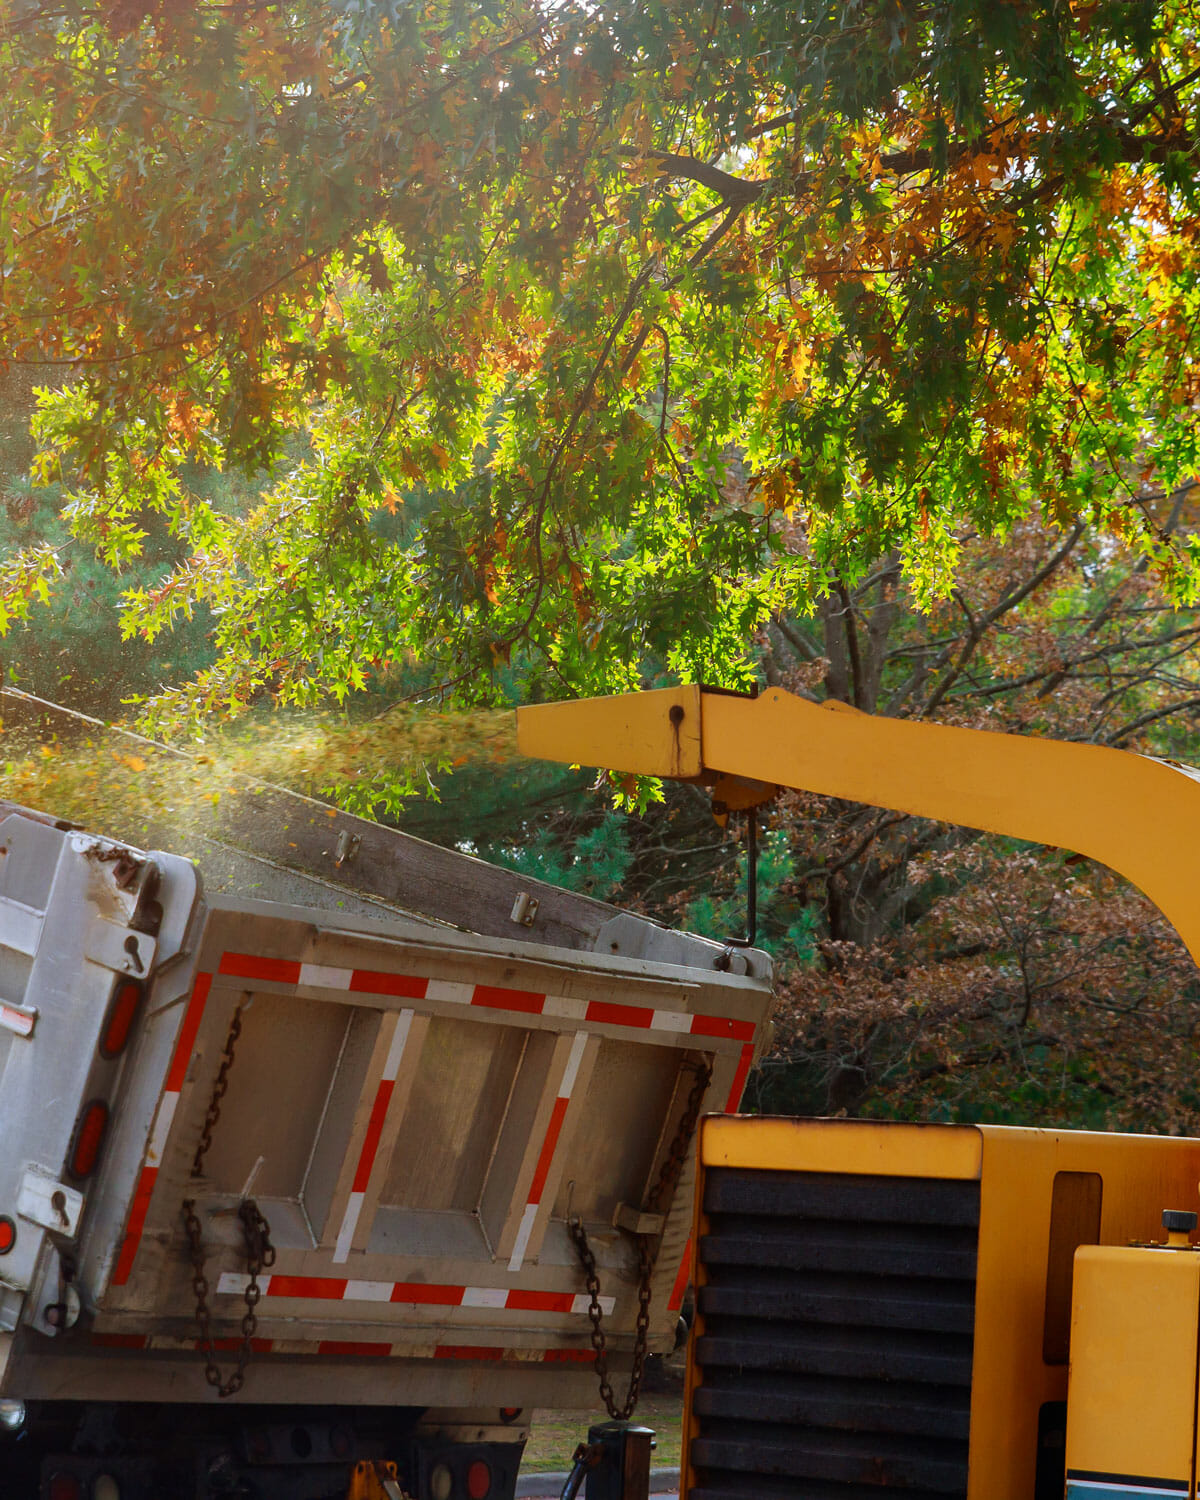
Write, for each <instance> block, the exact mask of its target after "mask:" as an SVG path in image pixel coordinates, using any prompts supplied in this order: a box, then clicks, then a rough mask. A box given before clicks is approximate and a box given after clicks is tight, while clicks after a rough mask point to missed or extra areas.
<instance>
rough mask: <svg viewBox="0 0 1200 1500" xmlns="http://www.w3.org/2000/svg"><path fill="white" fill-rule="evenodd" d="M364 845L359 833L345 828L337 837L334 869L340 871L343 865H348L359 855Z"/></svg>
mask: <svg viewBox="0 0 1200 1500" xmlns="http://www.w3.org/2000/svg"><path fill="white" fill-rule="evenodd" d="M361 843H362V839H361V838H359V836H358V834H357V833H351V832H350V830H349V829H348V828H343V829H342V831H341V832H340V833H339V834H338V836H337V845H336V847H335V849H334V851H333V864H334V868H335V869H337V870H340V869H341V868H342V866H343V865H348V864H349V863H350V861H351V860H352V859H353V858H354V856H355V855H356V854H357V853H358V847H359V845H360V844H361Z"/></svg>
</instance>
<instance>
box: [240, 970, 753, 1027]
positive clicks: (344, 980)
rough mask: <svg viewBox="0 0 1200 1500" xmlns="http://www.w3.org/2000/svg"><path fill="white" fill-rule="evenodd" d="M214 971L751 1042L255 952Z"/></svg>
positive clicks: (725, 1019) (588, 1005)
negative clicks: (266, 955) (263, 955)
mask: <svg viewBox="0 0 1200 1500" xmlns="http://www.w3.org/2000/svg"><path fill="white" fill-rule="evenodd" d="M218 972H219V973H221V974H223V975H227V976H228V977H230V978H231V979H261V980H265V981H267V982H268V983H273V984H292V985H308V986H311V987H313V988H315V989H323V990H346V991H348V992H349V993H351V994H360V995H399V996H401V997H403V998H406V999H411V1000H434V1001H440V1002H442V1003H443V1004H449V1005H473V1006H481V1007H482V1008H484V1009H486V1010H506V1011H513V1012H517V1013H520V1014H523V1015H531V1016H557V1017H561V1018H563V1019H566V1020H569V1021H588V1022H591V1023H593V1024H594V1025H600V1026H628V1027H631V1028H633V1029H634V1030H637V1031H657V1032H667V1033H672V1034H674V1035H676V1036H709V1037H716V1038H720V1039H723V1040H726V1041H742V1042H745V1041H753V1039H754V1022H753V1021H741V1020H738V1019H736V1018H735V1017H733V1016H696V1015H691V1014H690V1013H688V1012H686V1011H678V1010H655V1009H654V1008H653V1007H651V1006H649V1005H625V1004H623V1003H620V1002H618V1001H613V1000H576V999H574V998H573V997H572V996H569V995H545V994H540V993H538V992H537V991H534V990H518V989H511V988H509V987H507V986H505V985H498V984H465V983H460V982H459V981H457V980H449V979H426V978H423V977H422V976H420V975H419V974H385V973H377V972H375V971H374V970H371V969H342V968H335V967H333V966H332V965H327V964H305V963H299V962H297V961H296V960H294V959H288V958H263V957H261V956H259V955H257V954H253V953H225V954H223V955H222V957H221V962H220V966H219V969H218Z"/></svg>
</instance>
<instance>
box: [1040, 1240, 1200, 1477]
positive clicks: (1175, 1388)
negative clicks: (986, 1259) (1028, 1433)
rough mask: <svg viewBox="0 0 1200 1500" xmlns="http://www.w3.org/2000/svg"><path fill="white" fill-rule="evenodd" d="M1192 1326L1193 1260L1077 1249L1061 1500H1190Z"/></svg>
mask: <svg viewBox="0 0 1200 1500" xmlns="http://www.w3.org/2000/svg"><path fill="white" fill-rule="evenodd" d="M1198 1324H1200V1254H1197V1253H1196V1251H1195V1250H1192V1249H1184V1250H1176V1249H1170V1250H1168V1249H1148V1248H1145V1247H1123V1248H1119V1249H1118V1248H1115V1247H1110V1246H1108V1245H1104V1246H1089V1247H1085V1248H1082V1249H1080V1251H1079V1253H1078V1255H1077V1256H1076V1260H1075V1305H1074V1312H1073V1318H1072V1329H1071V1386H1070V1394H1069V1397H1068V1405H1067V1500H1129V1497H1130V1495H1131V1494H1134V1495H1138V1496H1140V1497H1142V1500H1166V1497H1170V1500H1182V1497H1185V1496H1186V1497H1194V1496H1195V1494H1196V1428H1197V1420H1196V1418H1197V1412H1196V1391H1197V1384H1196V1370H1197V1355H1198V1353H1200V1350H1198V1348H1197V1326H1198Z"/></svg>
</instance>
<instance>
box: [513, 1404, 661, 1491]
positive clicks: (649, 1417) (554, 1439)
mask: <svg viewBox="0 0 1200 1500" xmlns="http://www.w3.org/2000/svg"><path fill="white" fill-rule="evenodd" d="M607 1420H608V1419H607V1417H606V1415H605V1413H604V1412H603V1411H598V1412H587V1411H550V1410H539V1411H535V1412H534V1414H533V1421H532V1423H531V1424H530V1428H529V1442H528V1444H527V1445H526V1447H525V1457H524V1459H523V1460H522V1462H521V1473H522V1474H545V1473H547V1472H552V1471H554V1470H561V1469H569V1468H570V1467H571V1455H572V1454H573V1453H574V1452H575V1449H576V1446H577V1445H578V1444H579V1443H582V1442H585V1441H586V1440H587V1433H588V1428H589V1427H591V1426H592V1425H593V1423H596V1422H604V1421H607ZM633 1420H634V1421H635V1422H640V1423H641V1424H642V1425H643V1426H644V1427H653V1428H654V1431H655V1433H656V1434H657V1435H658V1446H657V1447H656V1448H655V1450H654V1467H655V1468H656V1469H670V1468H677V1467H678V1465H679V1448H680V1436H681V1434H680V1428H681V1424H682V1421H683V1398H682V1396H678V1395H671V1396H647V1397H646V1398H645V1399H644V1400H642V1401H639V1402H638V1408H637V1411H636V1412H634V1414H633Z"/></svg>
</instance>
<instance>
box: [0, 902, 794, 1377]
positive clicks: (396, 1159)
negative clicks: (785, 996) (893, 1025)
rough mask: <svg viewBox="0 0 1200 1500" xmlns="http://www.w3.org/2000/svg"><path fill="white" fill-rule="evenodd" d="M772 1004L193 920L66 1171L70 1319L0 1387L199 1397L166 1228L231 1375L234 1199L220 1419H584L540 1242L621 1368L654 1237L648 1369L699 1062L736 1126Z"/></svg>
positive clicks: (41, 1331)
mask: <svg viewBox="0 0 1200 1500" xmlns="http://www.w3.org/2000/svg"><path fill="white" fill-rule="evenodd" d="M0 941H2V938H0ZM769 999H770V995H769V989H768V987H767V985H766V984H765V983H764V982H763V981H762V980H756V979H751V978H747V977H739V976H736V975H732V974H728V973H721V972H718V971H716V970H711V971H706V970H703V969H698V968H694V967H682V966H675V965H670V964H663V963H653V962H647V961H642V960H636V959H631V958H624V957H613V956H611V955H603V954H581V953H578V952H574V951H568V950H558V949H554V948H546V947H542V946H538V945H535V944H529V943H523V942H511V941H503V940H500V939H496V938H479V937H476V936H473V935H471V934H467V933H462V932H459V931H456V930H452V929H446V930H445V931H444V932H443V931H439V930H437V929H435V928H431V926H430V924H429V923H423V922H418V921H413V922H411V923H408V922H405V921H403V920H401V919H397V920H396V921H394V922H387V923H376V922H368V921H366V920H364V919H357V920H354V921H352V920H350V919H342V918H340V917H339V916H338V915H337V914H336V913H332V912H327V911H320V912H319V911H315V910H309V909H302V908H289V907H279V906H273V905H269V904H267V903H255V902H247V901H240V900H226V899H220V900H214V901H212V902H210V903H208V904H205V903H203V902H202V901H198V902H197V907H196V912H195V914H194V916H193V928H192V931H191V933H190V934H189V937H188V941H187V944H186V948H185V950H184V951H183V952H182V953H181V954H180V955H179V956H178V957H177V959H176V960H175V962H174V963H173V964H172V965H169V966H168V967H167V969H166V970H165V971H164V973H163V974H162V976H161V979H160V977H159V976H157V975H156V977H155V980H154V982H153V983H152V984H151V985H150V987H149V992H148V994H147V996H146V1001H145V1006H144V1011H143V1014H142V1018H141V1021H140V1024H139V1026H138V1029H137V1032H136V1035H135V1037H134V1039H133V1041H132V1043H131V1048H130V1056H129V1059H128V1062H127V1065H126V1066H125V1067H124V1069H123V1072H122V1074H121V1078H120V1084H119V1089H118V1092H117V1096H116V1097H115V1098H114V1099H113V1101H112V1105H113V1108H112V1117H111V1122H110V1125H109V1129H108V1132H107V1136H106V1138H105V1140H104V1144H103V1148H102V1156H101V1159H100V1164H99V1166H98V1168H97V1170H96V1173H95V1176H94V1178H93V1179H92V1180H91V1181H90V1182H89V1183H87V1184H76V1186H78V1187H79V1188H80V1190H81V1191H83V1192H84V1193H85V1198H86V1207H85V1208H84V1209H83V1210H82V1211H81V1214H80V1227H79V1229H78V1235H77V1237H76V1243H75V1244H72V1245H70V1246H69V1247H64V1245H63V1243H62V1242H61V1237H60V1239H59V1242H58V1249H59V1251H60V1252H61V1251H63V1250H64V1248H70V1250H71V1260H72V1261H73V1265H72V1270H73V1273H74V1284H75V1286H76V1288H77V1292H78V1295H79V1296H80V1297H81V1299H82V1302H83V1308H84V1312H83V1316H82V1317H81V1318H80V1319H79V1322H78V1323H77V1324H76V1326H75V1327H74V1328H72V1329H71V1330H70V1331H67V1330H65V1329H64V1330H61V1331H59V1332H58V1333H57V1334H55V1333H53V1332H52V1331H51V1330H50V1329H48V1328H46V1327H44V1326H42V1327H39V1326H38V1325H37V1317H38V1310H37V1309H36V1308H32V1307H31V1308H30V1309H28V1310H27V1315H26V1318H25V1320H24V1323H23V1324H22V1327H21V1329H20V1330H18V1331H17V1332H18V1333H19V1336H18V1337H17V1338H16V1340H15V1343H12V1344H11V1346H10V1347H9V1350H8V1355H9V1357H8V1363H7V1368H5V1369H4V1370H3V1374H2V1375H0V1391H19V1393H20V1394H21V1395H22V1396H25V1397H28V1396H38V1395H51V1394H55V1395H69V1396H71V1397H73V1398H79V1397H82V1398H87V1397H98V1396H110V1395H111V1394H112V1389H111V1386H112V1373H111V1372H112V1369H113V1362H114V1361H115V1360H119V1361H120V1365H121V1370H122V1375H121V1394H122V1396H123V1397H124V1398H126V1399H152V1400H195V1399H197V1397H198V1395H200V1394H202V1392H203V1389H204V1368H203V1366H204V1359H203V1356H202V1355H201V1354H200V1353H198V1352H197V1345H198V1336H197V1324H196V1302H197V1297H196V1284H195V1267H194V1265H193V1258H192V1255H191V1253H190V1250H189V1245H188V1240H187V1236H186V1233H185V1221H184V1208H183V1205H184V1203H185V1201H192V1202H194V1204H195V1214H196V1217H197V1219H198V1221H199V1224H200V1244H201V1248H202V1253H203V1259H204V1266H203V1277H204V1281H205V1282H206V1283H207V1293H206V1301H207V1306H208V1309H209V1311H210V1313H211V1316H212V1328H213V1332H214V1334H215V1335H216V1337H217V1345H218V1347H217V1353H218V1355H219V1357H220V1358H222V1359H223V1360H225V1361H228V1358H229V1351H230V1350H231V1349H236V1348H237V1347H238V1346H239V1345H240V1343H241V1336H242V1326H243V1325H242V1319H243V1316H244V1315H245V1313H246V1311H247V1308H246V1303H245V1292H246V1288H247V1284H248V1277H247V1266H246V1249H245V1246H244V1243H243V1238H242V1231H241V1224H240V1220H239V1217H238V1207H239V1205H240V1203H241V1202H242V1201H243V1199H245V1198H246V1197H252V1198H253V1199H254V1200H255V1201H256V1202H257V1204H258V1206H259V1209H260V1210H261V1212H262V1213H263V1215H264V1216H265V1218H266V1220H267V1221H268V1223H269V1226H270V1241H271V1244H272V1246H273V1248H274V1251H275V1259H274V1263H273V1264H271V1265H270V1266H269V1267H268V1268H266V1269H264V1271H263V1272H262V1274H261V1275H260V1276H259V1277H258V1278H257V1285H258V1288H259V1291H260V1293H261V1300H260V1301H259V1302H258V1304H257V1308H256V1318H257V1326H256V1327H255V1329H254V1337H253V1345H252V1355H253V1363H252V1366H251V1372H250V1374H249V1375H248V1377H247V1381H246V1387H245V1391H244V1397H245V1398H246V1399H250V1400H254V1401H289V1400H297V1399H321V1400H328V1401H345V1402H355V1401H363V1400H366V1399H371V1400H374V1401H379V1400H390V1401H397V1402H404V1401H409V1402H413V1403H420V1404H428V1403H430V1402H438V1401H447V1402H450V1401H454V1402H457V1403H459V1404H461V1403H462V1402H463V1401H464V1400H465V1399H468V1398H469V1400H470V1403H471V1404H483V1405H486V1404H490V1403H492V1402H493V1401H494V1402H495V1403H496V1404H500V1405H505V1406H509V1405H512V1404H513V1403H514V1401H515V1402H520V1403H523V1404H535V1403H536V1404H544V1403H549V1402H555V1403H559V1404H564V1403H570V1402H574V1401H578V1402H581V1403H587V1402H590V1401H592V1400H593V1399H594V1374H593V1372H592V1371H591V1370H590V1368H589V1365H590V1363H591V1361H592V1359H593V1351H592V1346H591V1342H590V1333H591V1324H590V1321H589V1317H588V1306H589V1297H588V1295H587V1293H586V1290H585V1283H584V1276H583V1273H582V1271H581V1268H580V1264H579V1260H578V1257H577V1254H576V1251H575V1249H574V1247H573V1245H572V1243H571V1240H570V1237H569V1235H568V1232H567V1221H568V1219H570V1218H577V1219H579V1220H580V1221H582V1223H583V1224H584V1226H585V1227H586V1229H587V1232H588V1235H589V1239H590V1243H591V1246H592V1249H593V1253H594V1254H595V1257H596V1262H597V1266H598V1270H599V1276H600V1283H601V1296H600V1304H601V1307H602V1309H603V1314H604V1325H605V1328H606V1330H607V1337H608V1339H609V1344H610V1347H611V1348H612V1350H613V1352H614V1364H615V1365H616V1366H617V1367H618V1368H619V1367H620V1365H621V1363H622V1356H624V1359H625V1362H626V1363H627V1362H628V1357H629V1352H630V1350H631V1349H632V1345H633V1334H634V1326H635V1319H636V1314H637V1307H638V1297H637V1281H638V1253H637V1252H638V1246H637V1240H636V1237H635V1234H634V1233H632V1232H631V1231H634V1230H650V1231H652V1245H653V1249H654V1270H653V1276H652V1280H651V1293H652V1296H651V1344H650V1347H651V1348H652V1349H653V1348H658V1349H662V1348H667V1347H670V1344H671V1340H672V1337H673V1331H674V1325H675V1322H676V1318H677V1313H678V1309H679V1305H680V1302H681V1300H682V1296H683V1292H684V1287H685V1282H686V1276H687V1255H686V1250H687V1242H688V1237H689V1233H690V1227H691V1224H690V1219H691V1208H690V1204H691V1190H692V1180H691V1167H690V1165H687V1164H685V1165H684V1166H683V1168H682V1171H680V1172H678V1173H676V1172H674V1171H673V1169H672V1167H671V1166H670V1165H665V1164H667V1163H668V1162H669V1160H670V1159H672V1158H673V1154H674V1155H675V1156H677V1155H678V1152H679V1137H680V1133H681V1124H682V1123H683V1121H684V1116H685V1114H686V1113H687V1111H688V1106H689V1100H691V1102H692V1104H693V1105H694V1104H695V1102H696V1101H695V1097H694V1094H693V1090H694V1087H695V1084H696V1079H697V1077H698V1074H699V1073H700V1072H701V1071H702V1070H707V1069H709V1068H711V1081H710V1082H709V1084H708V1086H707V1089H706V1091H705V1094H704V1099H703V1105H704V1108H706V1109H723V1108H731V1107H734V1106H735V1105H736V1103H737V1101H738V1099H739V1097H740V1094H741V1090H742V1086H743V1084H744V1081H745V1077H746V1073H747V1071H748V1069H749V1066H750V1063H751V1059H752V1056H753V1052H754V1047H755V1041H756V1038H757V1037H758V1036H759V1034H760V1032H761V1029H762V1024H763V1022H764V1020H765V1015H766V1010H767V1007H768V1004H769ZM85 1102H86V1101H84V1100H83V1099H82V1098H81V1099H80V1100H79V1104H80V1106H82V1105H83V1104H84V1103H85ZM202 1142H206V1144H205V1145H204V1146H202ZM198 1153H199V1154H198ZM684 1155H685V1158H686V1162H687V1163H690V1159H691V1153H690V1152H685V1153H684ZM46 1165H47V1167H49V1168H51V1169H54V1168H55V1165H56V1164H55V1163H53V1162H49V1163H46ZM664 1176H665V1178H666V1185H667V1188H668V1192H667V1195H666V1198H665V1201H663V1202H661V1203H656V1204H654V1205H651V1204H650V1199H651V1197H652V1196H653V1192H654V1187H655V1184H656V1183H659V1182H661V1181H662V1180H663V1179H664ZM651 1206H653V1207H654V1208H656V1209H660V1210H662V1215H661V1219H656V1218H654V1217H653V1216H647V1213H646V1210H647V1209H648V1208H649V1207H651ZM2 1208H3V1206H2V1205H0V1211H2ZM618 1221H619V1224H620V1226H621V1227H618ZM47 1238H48V1240H49V1241H54V1239H55V1237H54V1235H53V1233H52V1232H50V1231H47ZM3 1274H4V1268H3V1262H2V1261H0V1278H2V1277H3ZM10 1337H11V1336H10ZM514 1381H515V1382H516V1384H514Z"/></svg>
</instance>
